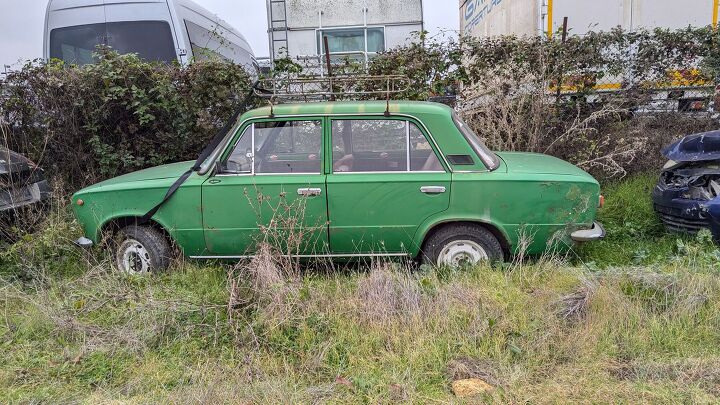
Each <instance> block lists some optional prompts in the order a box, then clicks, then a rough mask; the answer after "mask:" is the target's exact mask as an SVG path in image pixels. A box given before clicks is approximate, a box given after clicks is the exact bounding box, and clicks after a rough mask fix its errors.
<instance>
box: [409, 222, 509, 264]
mask: <svg viewBox="0 0 720 405" xmlns="http://www.w3.org/2000/svg"><path fill="white" fill-rule="evenodd" d="M503 259H504V254H503V250H502V246H501V245H500V242H499V241H498V240H497V238H496V237H495V235H493V234H492V233H490V231H488V230H487V229H485V228H483V227H481V226H477V225H450V226H446V227H444V228H442V229H440V230H439V231H437V232H435V233H433V234H432V235H431V236H430V238H428V240H427V242H425V245H424V247H423V263H425V264H429V265H435V266H450V267H462V266H471V265H475V264H478V263H484V262H490V263H495V262H501V261H503Z"/></svg>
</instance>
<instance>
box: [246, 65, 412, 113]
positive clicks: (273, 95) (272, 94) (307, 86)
mask: <svg viewBox="0 0 720 405" xmlns="http://www.w3.org/2000/svg"><path fill="white" fill-rule="evenodd" d="M409 89H410V79H408V78H407V77H406V76H401V75H384V76H371V75H343V76H325V77H318V76H309V77H290V78H269V79H261V80H259V81H258V83H257V85H256V86H255V94H256V95H257V96H258V97H261V98H264V99H267V100H268V102H269V103H270V107H271V116H272V115H274V114H273V113H272V107H273V106H274V105H275V104H283V103H293V102H314V101H315V102H317V101H336V100H338V99H351V100H353V99H354V100H357V99H362V100H372V99H379V100H383V99H384V100H385V101H386V102H387V109H386V111H385V114H386V115H389V114H390V99H391V96H392V95H396V94H400V93H403V92H406V91H408V90H409Z"/></svg>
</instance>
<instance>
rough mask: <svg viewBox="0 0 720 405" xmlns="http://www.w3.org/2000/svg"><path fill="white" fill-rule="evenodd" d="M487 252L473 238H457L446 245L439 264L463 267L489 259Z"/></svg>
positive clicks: (439, 258)
mask: <svg viewBox="0 0 720 405" xmlns="http://www.w3.org/2000/svg"><path fill="white" fill-rule="evenodd" d="M488 259H489V257H488V255H487V252H485V249H483V248H482V246H480V245H479V244H478V243H476V242H473V241H471V240H457V241H453V242H450V243H448V244H447V245H445V247H444V248H443V250H442V251H441V252H440V256H439V257H438V263H437V264H438V266H443V265H445V266H452V267H461V266H469V265H473V264H477V263H480V262H482V261H487V260H488Z"/></svg>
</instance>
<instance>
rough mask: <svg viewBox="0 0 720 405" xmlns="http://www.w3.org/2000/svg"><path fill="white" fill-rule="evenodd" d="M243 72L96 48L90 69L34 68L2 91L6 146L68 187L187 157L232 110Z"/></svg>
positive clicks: (11, 77) (243, 86) (245, 85)
mask: <svg viewBox="0 0 720 405" xmlns="http://www.w3.org/2000/svg"><path fill="white" fill-rule="evenodd" d="M249 82H250V77H249V75H248V73H247V72H246V71H245V70H243V68H242V67H240V66H237V65H233V64H229V63H224V62H219V61H218V62H198V63H195V64H193V65H191V66H189V67H180V66H178V65H164V64H157V63H147V62H143V61H141V60H140V59H139V58H138V57H137V56H135V55H118V54H117V53H114V52H111V51H108V50H99V51H98V54H97V63H96V64H93V65H85V66H80V67H78V66H66V65H64V64H63V63H61V62H59V61H51V62H50V63H42V62H33V63H28V64H26V65H25V66H24V67H23V68H22V69H21V70H19V71H16V72H12V73H10V74H8V75H7V77H6V78H5V80H4V81H3V82H0V87H1V88H2V89H3V92H4V93H3V94H2V96H1V97H0V113H1V114H2V117H1V118H0V122H5V123H7V126H8V127H9V132H10V134H9V139H7V143H8V146H9V147H10V148H11V149H14V150H17V151H18V152H21V153H24V154H26V155H28V156H29V157H30V158H31V159H33V160H34V161H36V162H38V163H39V164H41V165H42V166H43V167H44V168H45V170H46V172H48V173H50V174H51V175H52V176H57V177H60V178H61V179H62V180H64V182H65V184H66V185H67V186H68V188H70V189H71V190H75V189H77V188H78V187H82V186H84V185H87V184H90V183H93V182H95V181H98V180H102V179H105V178H109V177H113V176H117V175H120V174H123V173H127V172H130V171H134V170H138V169H142V168H146V167H150V166H156V165H160V164H164V163H169V162H176V161H182V160H190V159H193V158H194V157H195V156H196V155H197V154H198V152H199V151H200V150H201V149H202V147H203V146H204V145H205V144H206V143H207V142H208V141H209V140H210V139H212V137H213V136H214V135H215V133H216V131H217V129H218V128H220V127H222V126H223V125H224V124H225V122H226V121H227V119H229V117H230V116H231V115H232V113H233V112H234V111H235V110H236V109H237V108H238V107H239V104H240V102H241V101H242V99H243V98H244V95H245V93H247V91H248V89H249V84H250V83H249Z"/></svg>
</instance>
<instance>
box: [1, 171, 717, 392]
mask: <svg viewBox="0 0 720 405" xmlns="http://www.w3.org/2000/svg"><path fill="white" fill-rule="evenodd" d="M652 184H653V179H652V177H640V178H635V179H630V180H628V181H625V182H622V183H618V184H616V185H612V186H609V187H607V188H606V189H605V194H606V196H607V206H606V208H605V209H604V210H603V211H602V213H601V221H603V222H604V224H605V225H606V226H607V228H608V238H607V239H606V240H605V241H603V242H601V243H598V244H593V245H587V246H585V247H583V248H581V249H580V250H579V251H578V255H577V257H574V258H572V260H573V262H572V263H567V262H561V261H558V260H557V259H553V260H545V261H540V262H535V263H527V264H523V265H515V266H508V267H507V268H506V269H492V268H486V267H477V268H472V269H465V270H462V271H448V270H443V271H435V270H428V269H424V268H423V269H421V270H419V271H417V272H414V273H409V272H407V271H405V270H404V269H403V268H401V267H400V266H398V265H393V264H387V263H377V264H375V265H373V266H371V268H365V269H363V268H360V269H358V268H350V269H340V270H338V271H334V272H327V271H325V270H313V269H305V271H304V272H303V273H302V274H301V275H300V276H298V277H286V278H285V279H284V280H283V281H282V282H279V283H275V284H270V285H262V283H261V282H260V281H258V280H260V278H259V277H257V275H255V276H253V273H252V271H251V272H249V273H248V269H249V268H250V267H248V266H242V267H239V268H237V269H231V268H229V267H224V266H221V265H215V264H208V263H194V262H190V263H178V264H177V265H175V266H174V268H173V271H171V272H170V273H168V274H164V275H160V276H156V277H148V278H136V277H126V276H122V275H118V274H115V273H113V272H112V271H111V270H110V268H109V266H108V262H107V259H106V258H105V257H104V256H103V255H102V254H101V253H97V255H90V256H87V255H85V254H84V253H82V252H79V251H77V250H76V249H74V248H72V247H71V245H70V241H71V240H72V238H73V237H74V236H75V233H77V232H78V231H77V229H76V227H75V225H73V224H72V223H71V222H70V221H68V220H67V217H66V216H65V215H64V214H62V213H57V214H55V215H53V217H52V218H51V219H50V220H49V223H48V226H47V227H45V230H44V231H43V232H42V233H39V234H36V235H32V236H30V237H28V238H26V239H25V240H23V241H21V242H20V243H18V244H16V245H15V246H12V247H11V248H10V249H8V250H7V251H6V252H5V253H2V254H0V304H1V305H2V308H1V309H0V311H1V312H0V314H2V315H0V318H1V319H0V403H13V402H21V403H26V402H33V403H34V402H51V403H57V402H81V403H104V402H111V401H119V402H121V403H157V402H159V403H166V402H173V403H316V402H330V403H396V402H400V401H406V402H409V403H432V402H440V403H446V402H457V401H458V399H457V398H456V397H455V396H454V395H453V393H452V391H451V388H450V386H451V382H452V381H453V380H454V379H459V378H467V377H481V378H483V379H485V380H486V381H488V382H490V383H492V384H493V385H495V386H496V387H497V388H496V390H495V391H494V392H492V393H490V394H487V395H486V396H485V397H480V398H475V399H472V400H469V402H471V403H472V402H474V401H487V402H499V403H508V402H529V403H556V402H601V403H606V402H613V403H618V402H619V403H636V402H660V403H678V402H685V403H717V402H718V401H720V389H718V387H720V274H719V272H718V267H717V264H716V263H717V262H718V260H717V249H716V247H715V246H714V245H713V244H712V243H711V242H709V241H708V239H707V236H701V237H699V238H683V237H678V236H676V235H666V234H665V233H664V231H663V229H662V227H661V226H660V225H659V223H658V222H657V220H656V219H655V217H654V214H653V213H652V209H651V207H650V204H649V202H648V200H647V198H649V197H647V196H648V195H649V193H648V192H649V187H651V186H652ZM641 251H643V252H646V253H642V254H639V253H638V252H641ZM230 279H234V280H236V281H238V282H239V284H237V285H236V289H234V292H235V295H234V296H235V299H234V300H233V301H232V302H231V301H230V298H229V297H230V290H231V285H230V284H229V280H230ZM258 283H260V285H259V284H258ZM253 285H255V286H256V288H253V287H252V286H253ZM229 303H230V304H232V305H230V306H229V305H228V304H229Z"/></svg>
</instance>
